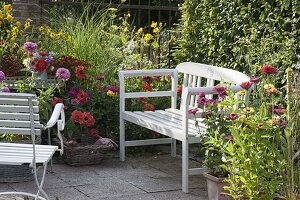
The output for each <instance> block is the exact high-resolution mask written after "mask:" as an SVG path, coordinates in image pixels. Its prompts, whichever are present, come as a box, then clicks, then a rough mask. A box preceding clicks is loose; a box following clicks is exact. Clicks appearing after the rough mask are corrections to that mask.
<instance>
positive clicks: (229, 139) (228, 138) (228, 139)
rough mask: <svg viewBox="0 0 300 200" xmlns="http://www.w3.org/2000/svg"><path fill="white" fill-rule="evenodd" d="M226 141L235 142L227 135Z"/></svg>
mask: <svg viewBox="0 0 300 200" xmlns="http://www.w3.org/2000/svg"><path fill="white" fill-rule="evenodd" d="M225 140H227V141H233V137H232V136H231V135H227V136H225Z"/></svg>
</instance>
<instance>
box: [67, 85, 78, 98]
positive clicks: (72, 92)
mask: <svg viewBox="0 0 300 200" xmlns="http://www.w3.org/2000/svg"><path fill="white" fill-rule="evenodd" d="M78 92H79V89H78V87H77V86H73V87H71V89H70V91H69V92H68V95H69V96H71V97H76V96H77V94H78Z"/></svg>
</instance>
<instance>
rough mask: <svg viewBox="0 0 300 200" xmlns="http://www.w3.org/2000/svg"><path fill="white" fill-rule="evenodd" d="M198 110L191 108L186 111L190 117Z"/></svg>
mask: <svg viewBox="0 0 300 200" xmlns="http://www.w3.org/2000/svg"><path fill="white" fill-rule="evenodd" d="M198 110H199V109H198V108H191V109H189V110H188V113H189V114H190V115H191V114H193V115H194V114H196V113H197V111H198Z"/></svg>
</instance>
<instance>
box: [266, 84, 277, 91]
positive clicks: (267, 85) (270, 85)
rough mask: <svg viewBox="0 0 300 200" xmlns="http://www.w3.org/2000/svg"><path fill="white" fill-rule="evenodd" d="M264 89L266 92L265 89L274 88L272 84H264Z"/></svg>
mask: <svg viewBox="0 0 300 200" xmlns="http://www.w3.org/2000/svg"><path fill="white" fill-rule="evenodd" d="M264 88H265V89H266V90H267V89H271V88H275V87H274V85H272V84H265V85H264Z"/></svg>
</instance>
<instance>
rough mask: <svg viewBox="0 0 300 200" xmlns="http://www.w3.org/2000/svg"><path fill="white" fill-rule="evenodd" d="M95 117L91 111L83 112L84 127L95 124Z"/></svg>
mask: <svg viewBox="0 0 300 200" xmlns="http://www.w3.org/2000/svg"><path fill="white" fill-rule="evenodd" d="M95 122H96V121H95V119H94V117H93V115H92V114H91V113H90V112H84V113H83V119H82V123H80V124H81V125H82V126H83V127H88V126H93V125H94V124H95Z"/></svg>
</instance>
